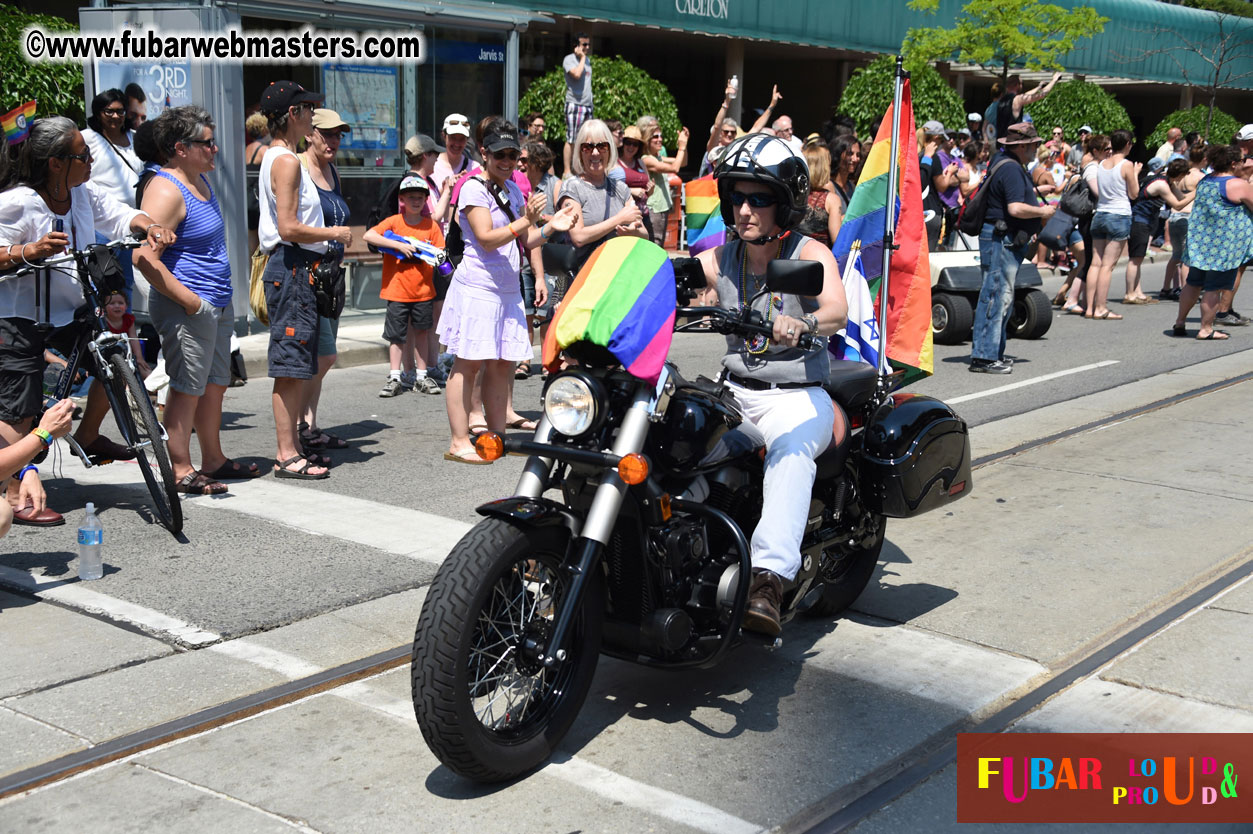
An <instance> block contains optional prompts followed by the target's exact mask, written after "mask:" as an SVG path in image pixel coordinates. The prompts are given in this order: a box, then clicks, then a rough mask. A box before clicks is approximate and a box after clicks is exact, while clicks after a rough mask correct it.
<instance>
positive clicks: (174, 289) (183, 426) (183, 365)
mask: <svg viewBox="0 0 1253 834" xmlns="http://www.w3.org/2000/svg"><path fill="white" fill-rule="evenodd" d="M153 130H154V133H155V138H156V142H157V145H158V146H159V147H160V149H161V150H162V152H163V153H164V154H165V155H166V157H167V159H168V162H167V163H166V164H165V166H164V167H163V168H162V169H161V170H160V171H159V172H158V173H157V174H156V176H154V177H153V178H152V180H151V181H150V182H149V183H148V187H147V189H146V190H145V191H144V198H143V205H144V210H145V211H147V212H151V215H150V216H152V217H153V218H160V219H158V220H157V222H158V223H160V224H162V225H164V226H166V227H167V228H170V229H175V230H177V234H178V242H177V243H176V244H175V245H173V246H170V247H167V248H166V250H165V252H164V253H162V255H161V256H160V257H159V258H158V257H157V256H156V255H154V254H153V252H152V250H150V249H146V248H145V249H138V250H136V255H135V264H136V266H138V267H139V269H140V271H141V272H142V273H143V274H144V277H145V278H147V279H148V282H149V283H150V284H151V285H152V288H153V290H155V292H154V293H152V295H151V296H150V297H149V302H148V306H149V312H150V313H151V315H152V320H153V323H154V324H155V325H156V328H157V332H158V333H160V334H161V350H162V352H163V353H164V355H165V367H166V371H167V372H168V373H169V375H170V398H169V401H168V402H167V403H166V407H165V428H166V432H167V434H168V435H169V449H170V462H171V463H172V464H173V466H174V477H175V478H176V479H177V480H178V489H179V491H180V492H186V493H190V494H195V495H211V494H216V493H220V492H225V491H226V485H225V484H223V483H221V481H222V480H223V479H229V478H253V477H256V476H257V475H259V474H260V472H259V471H258V470H257V467H256V465H255V464H254V465H252V466H247V467H246V466H243V465H242V464H238V463H236V462H234V461H232V460H230V459H229V458H228V457H227V456H226V454H225V453H224V452H223V451H222V445H221V442H220V437H219V431H220V428H221V424H222V398H223V395H225V393H226V388H227V386H228V385H229V384H230V381H231V371H230V353H231V334H232V332H233V331H234V323H235V314H234V310H233V308H232V305H231V266H230V261H229V259H228V258H227V253H226V228H225V225H224V224H223V221H222V210H221V208H220V207H219V206H218V201H217V196H216V195H215V194H214V191H213V188H212V186H210V185H209V179H208V176H207V174H208V173H209V172H210V171H212V170H213V169H214V167H215V164H216V158H217V152H218V145H217V142H216V140H215V139H214V123H213V117H212V116H210V115H209V113H208V111H206V110H205V109H203V108H201V107H196V106H190V105H189V106H186V107H174V108H170V109H168V110H166V111H164V112H163V113H162V114H161V116H160V117H159V118H157V120H156V123H155V127H154V128H153ZM193 427H194V428H195V429H196V438H197V441H198V442H199V444H200V468H199V469H196V467H194V466H192V462H191V430H192V428H193Z"/></svg>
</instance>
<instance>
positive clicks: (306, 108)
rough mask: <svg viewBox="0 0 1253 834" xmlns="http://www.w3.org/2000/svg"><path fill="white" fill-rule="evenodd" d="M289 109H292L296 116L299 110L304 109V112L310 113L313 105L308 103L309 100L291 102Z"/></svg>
mask: <svg viewBox="0 0 1253 834" xmlns="http://www.w3.org/2000/svg"><path fill="white" fill-rule="evenodd" d="M291 111H292V112H293V113H295V114H296V115H297V116H299V115H300V113H301V111H305V112H308V113H312V112H313V105H312V104H310V103H309V102H307V101H302V102H300V104H293V105H292V108H291Z"/></svg>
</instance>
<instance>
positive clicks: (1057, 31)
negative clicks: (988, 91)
mask: <svg viewBox="0 0 1253 834" xmlns="http://www.w3.org/2000/svg"><path fill="white" fill-rule="evenodd" d="M939 3H940V0H910V3H909V7H910V8H911V9H914V10H916V11H925V12H931V13H934V12H935V11H936V9H937V8H938V7H939ZM1108 21H1109V18H1107V17H1102V16H1101V15H1099V14H1097V13H1096V10H1094V9H1090V8H1088V7H1086V6H1079V7H1076V8H1073V9H1071V8H1066V7H1065V6H1058V5H1054V4H1052V3H1043V2H1040V0H970V2H968V3H966V5H965V6H963V7H962V12H961V14H960V15H959V16H958V17H957V20H956V21H955V22H954V25H953V27H952V28H948V29H946V28H944V27H942V26H935V27H929V28H924V29H910V30H909V32H908V33H907V34H906V35H905V42H904V44H903V45H902V49H903V50H904V52H905V54H906V55H908V56H912V57H916V58H919V59H921V60H924V61H950V60H954V59H955V60H958V61H962V62H964V63H968V64H978V65H979V66H981V67H983V68H984V69H986V70H988V71H990V72H997V73H999V74H1000V76H1001V82H1002V85H1003V84H1004V81H1005V78H1006V77H1008V75H1009V70H1010V67H1026V68H1027V69H1030V70H1055V71H1061V70H1062V69H1064V67H1063V65H1062V64H1061V62H1060V61H1058V56H1060V55H1064V54H1066V53H1067V52H1069V51H1070V50H1071V49H1073V48H1074V45H1075V42H1076V41H1077V40H1079V39H1080V38H1090V37H1092V36H1093V35H1096V34H1099V33H1100V32H1101V31H1102V30H1103V29H1104V28H1105V24H1106V23H1107V22H1108Z"/></svg>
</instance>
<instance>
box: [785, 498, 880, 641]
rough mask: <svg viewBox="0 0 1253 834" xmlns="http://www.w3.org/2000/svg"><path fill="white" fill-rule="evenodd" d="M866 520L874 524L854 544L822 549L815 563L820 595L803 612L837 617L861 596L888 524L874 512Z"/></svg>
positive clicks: (876, 563)
mask: <svg viewBox="0 0 1253 834" xmlns="http://www.w3.org/2000/svg"><path fill="white" fill-rule="evenodd" d="M870 523H871V524H873V525H874V527H873V528H872V530H871V533H870V534H869V535H868V536H867V537H865V538H863V539H862V540H861V541H860V542H858V545H857V546H846V545H836V546H834V547H828V548H827V549H826V550H824V551H823V552H822V561H821V562H820V563H819V565H818V581H820V582H822V583H823V585H822V597H821V598H820V599H819V600H818V602H816V603H815V604H814V605H813V606H812V607H811V608H810V609H809V610H808V611H806V612H805V613H807V614H808V615H810V616H812V617H838V616H839V615H840V614H843V613H844V612H845V611H846V610H847V609H848V607H849V606H851V605H852V604H853V603H854V602H856V601H857V598H858V597H859V596H861V592H862V591H864V590H865V589H866V585H867V583H869V582H870V577H872V576H874V571H875V567H876V566H878V564H879V553H880V551H882V550H883V539H884V537H885V535H886V534H887V526H888V525H887V519H886V518H884V517H883V516H875V517H874V518H873V519H872V520H871V521H870Z"/></svg>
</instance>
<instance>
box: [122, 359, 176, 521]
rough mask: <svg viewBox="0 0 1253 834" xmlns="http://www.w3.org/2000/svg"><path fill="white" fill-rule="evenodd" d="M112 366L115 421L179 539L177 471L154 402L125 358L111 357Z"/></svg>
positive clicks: (159, 510)
mask: <svg viewBox="0 0 1253 834" xmlns="http://www.w3.org/2000/svg"><path fill="white" fill-rule="evenodd" d="M109 365H110V368H111V370H112V371H113V379H111V380H109V387H110V388H111V389H112V392H113V399H114V403H113V405H114V408H113V417H114V419H116V420H117V427H118V429H120V430H121V432H122V440H123V442H124V443H125V444H126V445H127V446H129V447H130V448H131V450H132V451H134V452H135V457H136V460H137V461H138V462H139V470H140V471H141V472H142V473H143V475H144V481H145V482H146V483H147V484H148V492H149V493H151V494H152V505H153V509H155V510H156V513H157V517H158V518H159V519H161V523H162V524H164V525H165V526H166V528H167V529H169V531H170V532H171V533H173V534H174V535H176V536H177V535H178V534H179V533H181V532H182V530H183V505H182V504H181V503H179V500H178V491H177V490H176V489H175V488H174V467H172V466H171V465H170V452H169V450H168V449H166V447H165V436H164V434H162V431H161V424H160V423H158V422H157V414H156V412H155V411H153V410H152V400H150V399H149V398H148V391H147V390H146V389H145V388H144V386H143V383H141V382H140V381H139V377H137V376H135V370H134V368H132V367H131V365H130V362H128V361H127V358H126V357H125V356H123V355H121V354H116V355H114V356H111V357H109ZM119 406H120V407H119Z"/></svg>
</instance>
